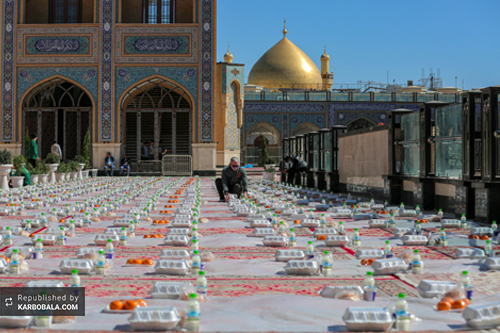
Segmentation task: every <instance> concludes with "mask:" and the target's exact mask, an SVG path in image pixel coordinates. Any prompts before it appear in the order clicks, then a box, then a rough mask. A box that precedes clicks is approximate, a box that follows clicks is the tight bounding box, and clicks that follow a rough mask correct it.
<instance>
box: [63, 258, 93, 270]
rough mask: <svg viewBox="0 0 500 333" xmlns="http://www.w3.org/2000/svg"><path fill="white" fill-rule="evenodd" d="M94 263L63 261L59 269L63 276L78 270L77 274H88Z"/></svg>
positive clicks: (87, 261)
mask: <svg viewBox="0 0 500 333" xmlns="http://www.w3.org/2000/svg"><path fill="white" fill-rule="evenodd" d="M93 267H94V263H93V262H92V260H90V259H74V258H71V259H63V261H61V263H60V264H59V269H60V270H61V273H63V274H71V271H72V270H73V269H78V274H90V271H91V270H92V268H93Z"/></svg>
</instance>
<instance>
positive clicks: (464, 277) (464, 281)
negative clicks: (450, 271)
mask: <svg viewBox="0 0 500 333" xmlns="http://www.w3.org/2000/svg"><path fill="white" fill-rule="evenodd" d="M11 260H12V259H11ZM460 281H461V282H462V285H463V286H464V289H465V294H466V295H467V298H468V299H470V300H471V299H472V293H473V291H474V289H473V288H472V286H471V281H470V276H469V272H468V271H463V272H462V277H461V278H460Z"/></svg>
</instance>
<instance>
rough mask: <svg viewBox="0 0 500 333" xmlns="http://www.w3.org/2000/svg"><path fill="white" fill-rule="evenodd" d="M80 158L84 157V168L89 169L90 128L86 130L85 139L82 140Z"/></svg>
mask: <svg viewBox="0 0 500 333" xmlns="http://www.w3.org/2000/svg"><path fill="white" fill-rule="evenodd" d="M82 156H83V157H85V160H86V163H85V168H86V169H88V168H90V128H88V129H87V133H85V137H84V138H83V149H82Z"/></svg>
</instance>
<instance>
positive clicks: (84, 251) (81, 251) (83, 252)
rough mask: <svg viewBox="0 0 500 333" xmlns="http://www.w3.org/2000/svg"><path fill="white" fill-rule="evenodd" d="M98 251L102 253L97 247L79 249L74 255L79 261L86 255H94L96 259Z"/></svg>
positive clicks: (101, 249)
mask: <svg viewBox="0 0 500 333" xmlns="http://www.w3.org/2000/svg"><path fill="white" fill-rule="evenodd" d="M99 251H104V249H103V248H99V247H81V248H79V249H78V252H77V253H76V257H77V258H79V259H82V258H83V256H85V255H86V254H87V253H95V255H96V258H97V255H98V254H99Z"/></svg>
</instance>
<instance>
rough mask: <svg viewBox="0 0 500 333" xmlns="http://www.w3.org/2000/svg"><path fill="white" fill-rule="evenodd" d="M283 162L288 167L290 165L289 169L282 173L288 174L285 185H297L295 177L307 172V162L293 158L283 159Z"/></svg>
mask: <svg viewBox="0 0 500 333" xmlns="http://www.w3.org/2000/svg"><path fill="white" fill-rule="evenodd" d="M285 162H286V163H287V164H288V165H290V163H291V165H290V167H289V168H288V169H286V170H284V171H283V173H284V174H288V178H287V183H288V184H290V185H297V181H296V175H297V174H300V173H301V172H304V171H307V162H306V161H303V160H300V159H299V158H297V157H295V156H287V157H285Z"/></svg>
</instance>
